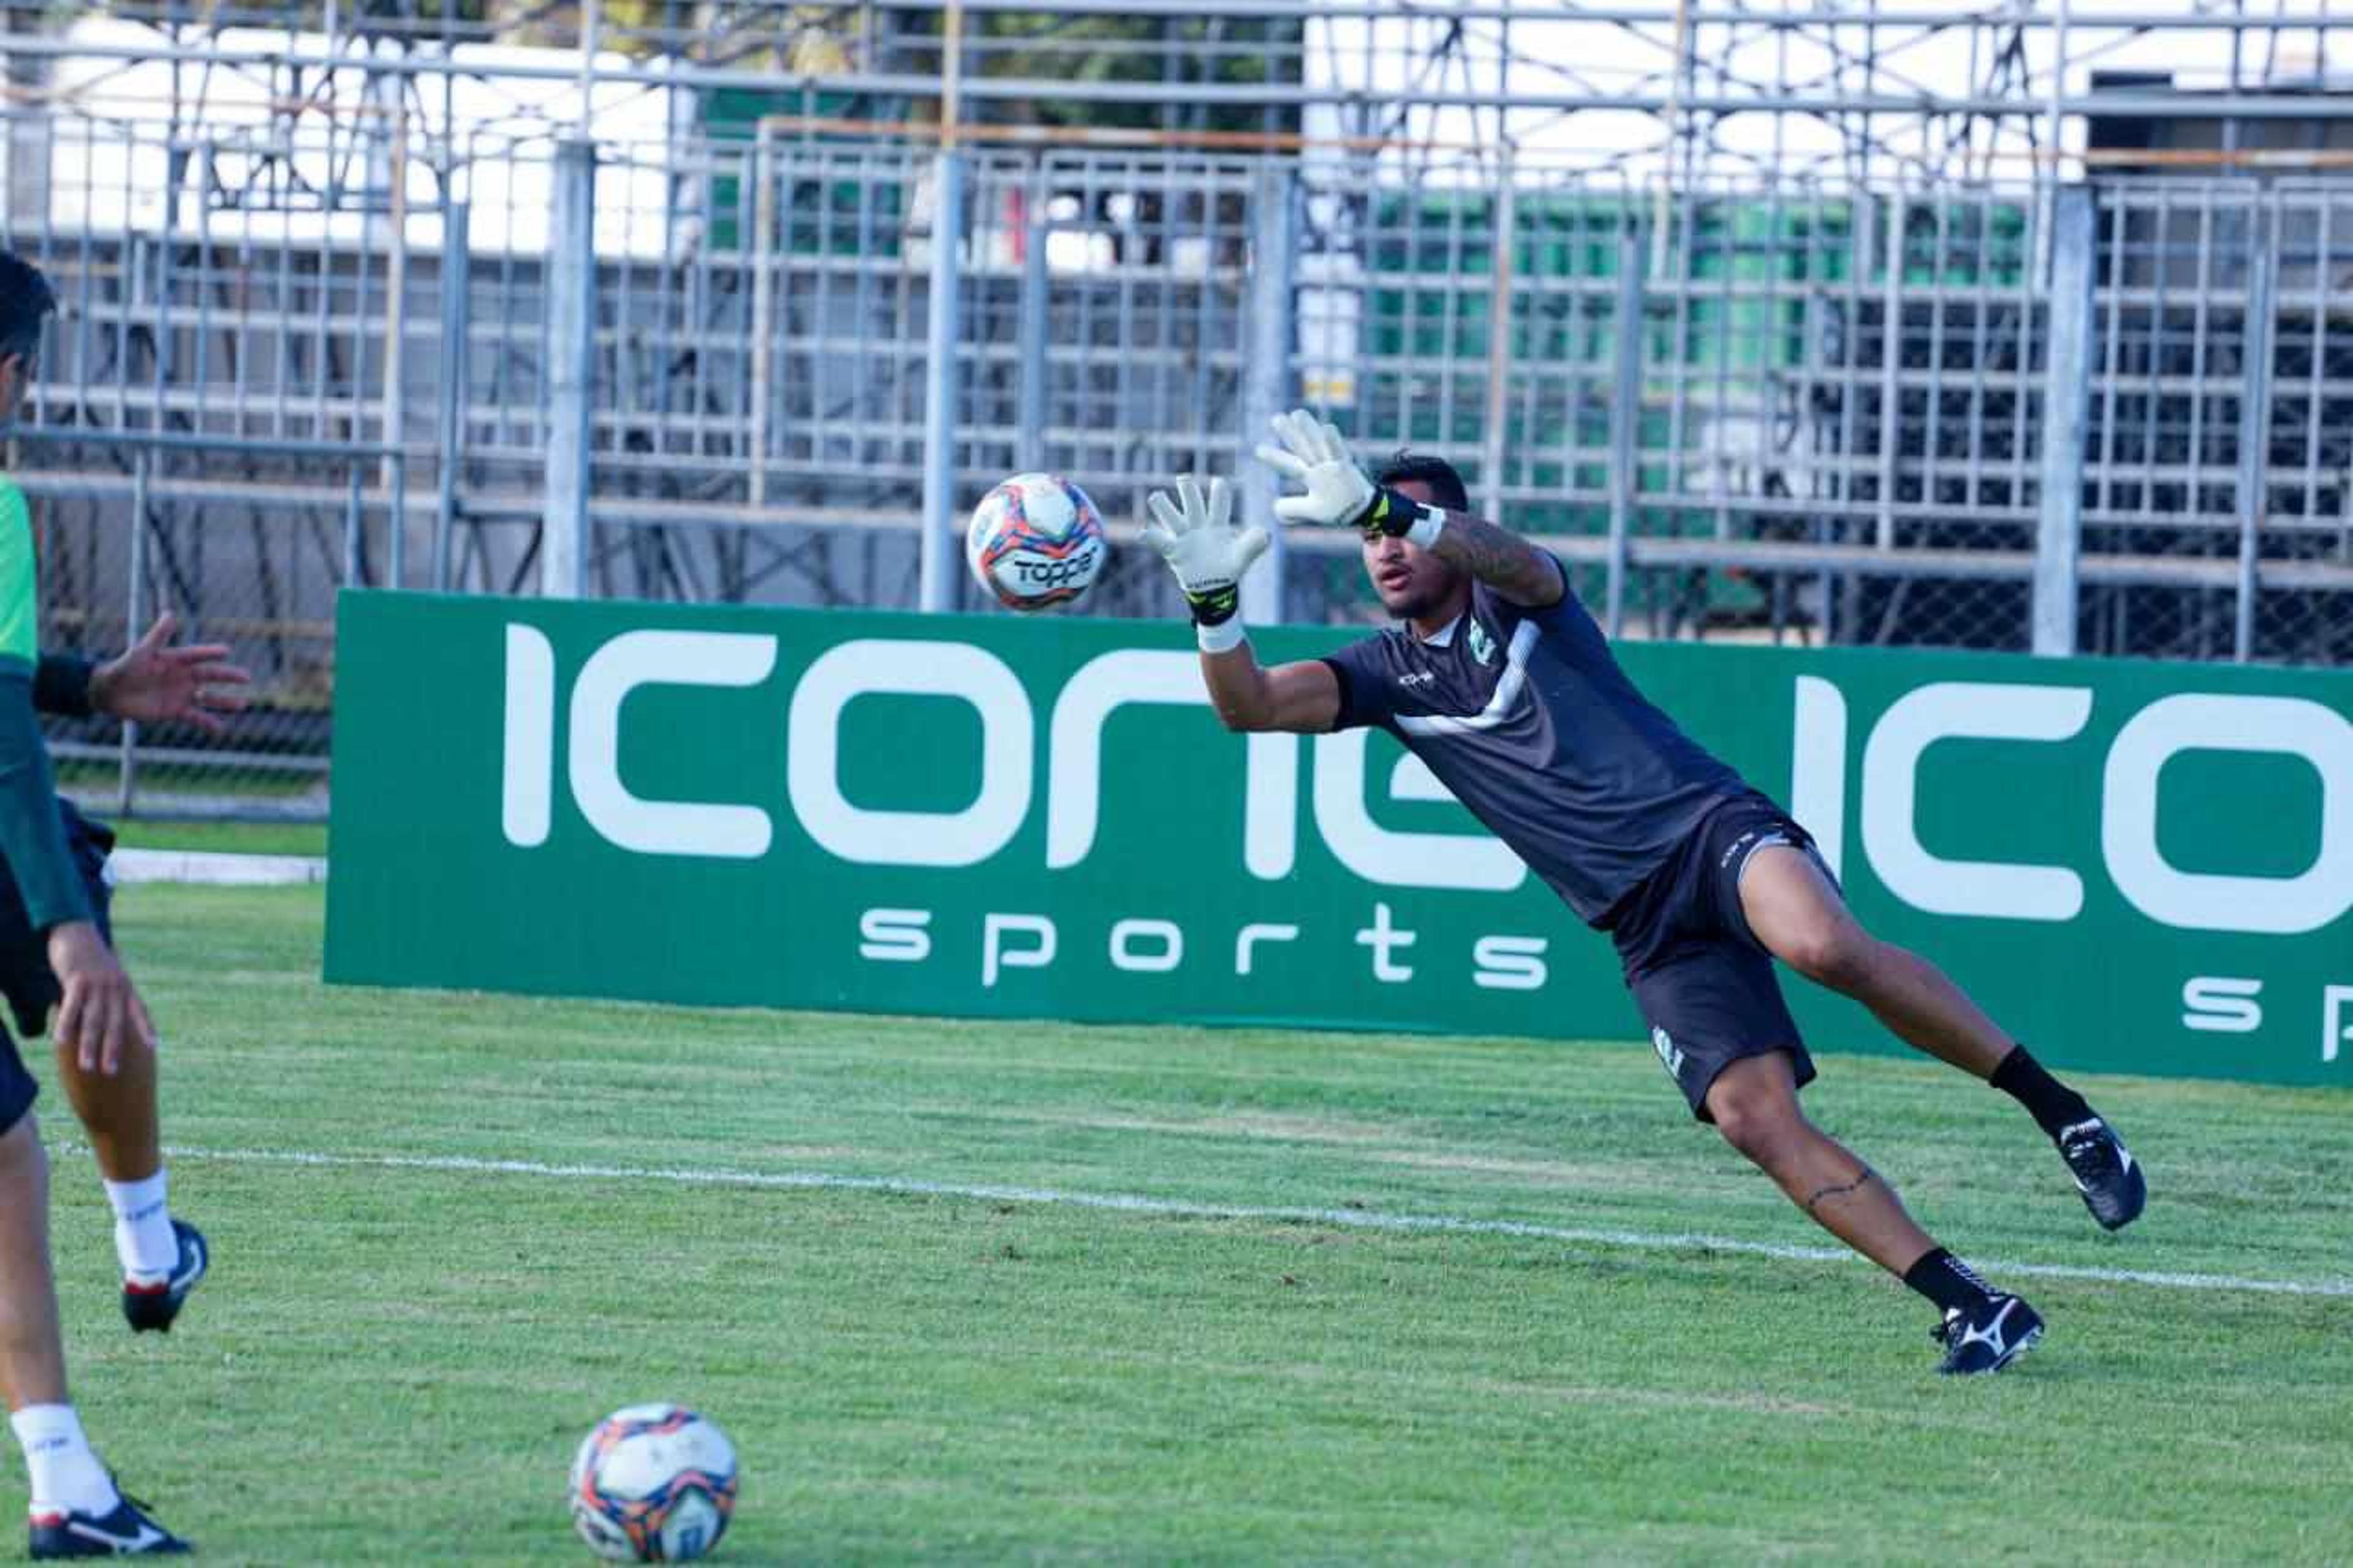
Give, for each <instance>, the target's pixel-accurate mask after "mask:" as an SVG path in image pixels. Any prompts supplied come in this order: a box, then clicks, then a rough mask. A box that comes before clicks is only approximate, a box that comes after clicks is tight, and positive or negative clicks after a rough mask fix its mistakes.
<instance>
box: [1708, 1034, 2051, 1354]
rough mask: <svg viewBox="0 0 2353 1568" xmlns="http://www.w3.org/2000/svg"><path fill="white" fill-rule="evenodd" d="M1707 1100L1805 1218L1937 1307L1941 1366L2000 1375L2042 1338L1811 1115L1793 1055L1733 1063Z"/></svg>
mask: <svg viewBox="0 0 2353 1568" xmlns="http://www.w3.org/2000/svg"><path fill="white" fill-rule="evenodd" d="M1704 1103H1705V1107H1706V1111H1707V1115H1708V1117H1709V1118H1710V1119H1711V1120H1713V1121H1715V1125H1716V1130H1717V1131H1720V1132H1721V1133H1723V1134H1724V1138H1725V1142H1728V1143H1730V1144H1731V1145H1732V1146H1733V1147H1734V1148H1735V1149H1737V1150H1739V1151H1740V1152H1741V1153H1742V1154H1743V1155H1745V1156H1746V1158H1747V1159H1748V1160H1749V1161H1750V1163H1753V1164H1755V1165H1756V1166H1757V1168H1758V1169H1759V1170H1762V1171H1763V1172H1764V1173H1766V1174H1767V1175H1768V1176H1770V1177H1772V1178H1773V1181H1774V1183H1775V1184H1777V1185H1778V1186H1779V1187H1780V1189H1781V1190H1782V1191H1783V1192H1785V1193H1787V1194H1788V1195H1789V1200H1790V1201H1791V1202H1792V1203H1794V1204H1796V1205H1798V1206H1799V1208H1801V1209H1803V1210H1804V1211H1805V1212H1806V1215H1807V1216H1808V1217H1809V1218H1810V1219H1811V1220H1813V1222H1814V1223H1815V1224H1817V1225H1819V1226H1821V1227H1822V1228H1823V1229H1824V1230H1827V1231H1829V1232H1830V1233H1831V1235H1833V1236H1835V1237H1838V1238H1839V1239H1840V1240H1841V1241H1843V1242H1845V1243H1846V1244H1847V1245H1848V1246H1849V1247H1853V1248H1854V1249H1855V1250H1856V1251H1857V1252H1860V1253H1861V1254H1862V1255H1863V1256H1864V1257H1865V1258H1870V1259H1871V1260H1872V1261H1873V1263H1876V1264H1878V1265H1879V1266H1880V1267H1881V1268H1884V1269H1886V1270H1887V1271H1888V1272H1889V1273H1890V1274H1893V1275H1894V1276H1895V1277H1896V1278H1897V1279H1901V1280H1903V1281H1904V1283H1905V1285H1907V1286H1909V1287H1911V1288H1912V1289H1914V1290H1915V1291H1917V1292H1918V1293H1919V1294H1921V1295H1922V1296H1925V1297H1926V1298H1927V1299H1928V1300H1929V1301H1931V1302H1933V1303H1934V1304H1935V1305H1936V1309H1937V1310H1938V1311H1939V1312H1940V1313H1941V1314H1942V1315H1943V1322H1942V1327H1941V1330H1940V1335H1939V1337H1940V1338H1941V1339H1942V1340H1943V1341H1944V1342H1945V1345H1946V1355H1945V1362H1944V1364H1943V1366H1942V1368H1941V1369H1940V1370H1942V1371H1945V1372H1948V1373H1980V1372H1998V1371H2000V1369H2001V1368H2002V1367H2004V1366H2007V1365H2008V1364H2009V1363H2010V1362H2011V1361H2013V1360H2015V1359H2016V1358H2017V1357H2018V1356H2019V1355H2020V1354H2021V1353H2023V1352H2025V1351H2026V1350H2027V1349H2028V1347H2030V1346H2031V1345H2032V1344H2033V1343H2034V1342H2035V1341H2036V1340H2037V1339H2039V1338H2041V1337H2042V1318H2041V1317H2039V1316H2038V1315H2036V1313H2035V1311H2034V1309H2033V1308H2031V1307H2030V1306H2028V1305H2027V1304H2026V1303H2025V1302H2024V1301H2022V1300H2020V1299H2019V1298H2018V1297H2016V1296H2013V1295H2010V1294H2009V1293H2007V1292H2004V1291H1999V1290H1996V1289H1993V1288H1992V1287H1991V1286H1989V1285H1988V1284H1987V1283H1986V1282H1985V1281H1984V1280H1983V1279H1980V1278H1978V1274H1977V1272H1976V1270H1974V1269H1972V1268H1969V1267H1968V1265H1967V1264H1965V1263H1963V1262H1961V1261H1960V1260H1959V1259H1958V1258H1955V1257H1954V1256H1953V1255H1952V1254H1951V1253H1949V1252H1947V1251H1946V1250H1945V1249H1944V1248H1943V1247H1938V1246H1937V1245H1936V1242H1935V1241H1934V1240H1933V1239H1931V1238H1930V1237H1929V1236H1928V1234H1927V1232H1926V1231H1924V1230H1922V1229H1921V1228H1920V1227H1919V1226H1917V1225H1916V1224H1915V1223H1914V1222H1913V1219H1912V1216H1911V1215H1909V1214H1908V1213H1906V1212H1905V1208H1904V1201H1903V1200H1902V1199H1901V1198H1899V1197H1897V1196H1896V1195H1895V1190H1894V1188H1893V1187H1890V1186H1889V1185H1888V1184H1886V1182H1885V1181H1883V1179H1881V1177H1880V1175H1879V1173H1877V1172H1876V1171H1873V1169H1872V1168H1871V1167H1870V1166H1869V1165H1867V1164H1865V1163H1863V1162H1862V1160H1861V1159H1859V1158H1857V1157H1856V1156H1855V1155H1854V1154H1853V1153H1852V1152H1850V1151H1849V1150H1847V1149H1846V1148H1844V1147H1843V1146H1842V1145H1841V1144H1840V1143H1839V1142H1837V1141H1836V1140H1835V1139H1832V1138H1831V1137H1830V1136H1829V1135H1828V1134H1826V1133H1824V1132H1823V1131H1821V1130H1820V1128H1818V1127H1816V1126H1815V1125H1814V1124H1813V1123H1812V1122H1811V1121H1808V1120H1807V1119H1806V1113H1805V1111H1804V1110H1801V1109H1800V1108H1799V1104H1798V1078H1797V1073H1796V1070H1795V1068H1794V1066H1793V1058H1792V1055H1791V1054H1790V1053H1788V1052H1785V1051H1772V1052H1768V1053H1767V1054H1764V1055H1761V1056H1744V1057H1741V1058H1736V1059H1735V1060H1733V1061H1731V1062H1729V1063H1727V1064H1726V1065H1725V1067H1724V1068H1722V1069H1721V1070H1720V1071H1718V1072H1717V1073H1716V1075H1715V1080H1714V1081H1713V1082H1712V1083H1710V1084H1709V1085H1708V1088H1707V1092H1706V1097H1705V1101H1704Z"/></svg>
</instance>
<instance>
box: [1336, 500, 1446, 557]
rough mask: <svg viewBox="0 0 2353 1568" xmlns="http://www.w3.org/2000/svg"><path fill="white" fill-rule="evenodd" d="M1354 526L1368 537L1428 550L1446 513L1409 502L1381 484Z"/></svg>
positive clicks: (1434, 540)
mask: <svg viewBox="0 0 2353 1568" xmlns="http://www.w3.org/2000/svg"><path fill="white" fill-rule="evenodd" d="M1356 526H1357V527H1358V528H1360V529H1362V530H1364V531H1365V533H1366V535H1367V536H1369V537H1382V536H1386V537H1388V538H1390V539H1403V540H1405V541H1406V542H1408V543H1409V544H1418V545H1419V546H1420V547H1421V548H1422V549H1424V550H1427V549H1429V548H1430V546H1431V545H1433V544H1435V543H1437V542H1438V536H1439V534H1440V533H1441V532H1443V531H1445V528H1446V512H1445V510H1444V509H1443V508H1440V507H1434V506H1424V505H1422V504H1421V502H1419V501H1417V500H1408V499H1407V498H1406V497H1404V496H1402V495H1399V494H1398V492H1397V491H1395V490H1393V489H1389V488H1388V486H1387V485H1382V486H1380V487H1378V488H1377V489H1375V490H1374V491H1373V499H1372V500H1371V501H1370V502H1369V503H1367V504H1366V507H1365V510H1363V511H1362V512H1361V513H1359V514H1358V515H1357V518H1356Z"/></svg>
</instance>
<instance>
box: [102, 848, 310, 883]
mask: <svg viewBox="0 0 2353 1568" xmlns="http://www.w3.org/2000/svg"><path fill="white" fill-rule="evenodd" d="M106 864H107V868H108V870H109V871H110V872H111V873H112V875H113V878H114V879H115V880H116V881H117V882H120V883H125V884H128V883H133V882H196V883H203V884H206V885H208V886H212V887H219V888H279V887H292V886H299V885H301V884H302V883H306V882H323V881H325V880H326V879H327V863H326V861H325V860H323V859H322V858H318V857H317V856H313V855H244V854H231V853H228V852H227V851H224V850H211V849H117V850H116V851H115V852H114V853H113V854H111V855H110V856H108V857H107V858H106Z"/></svg>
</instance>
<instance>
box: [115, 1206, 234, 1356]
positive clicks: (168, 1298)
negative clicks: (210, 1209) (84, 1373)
mask: <svg viewBox="0 0 2353 1568" xmlns="http://www.w3.org/2000/svg"><path fill="white" fill-rule="evenodd" d="M172 1234H173V1235H174V1237H178V1238H179V1242H180V1257H179V1261H178V1262H176V1263H174V1264H173V1265H172V1272H171V1273H169V1274H167V1275H165V1276H164V1278H163V1279H125V1280H124V1281H123V1282H122V1315H123V1317H124V1318H125V1319H127V1320H128V1321H130V1324H131V1331H132V1332H133V1333H139V1334H143V1333H146V1332H147V1331H150V1330H153V1331H155V1332H156V1333H159V1334H168V1333H170V1332H171V1331H172V1320H173V1319H174V1318H176V1317H178V1316H179V1315H180V1307H181V1304H182V1303H183V1302H185V1301H186V1300H187V1299H188V1292H189V1291H191V1290H193V1289H195V1288H196V1286H197V1285H198V1284H200V1283H201V1282H202V1281H203V1279H204V1277H205V1269H206V1267H207V1266H208V1265H209V1264H210V1263H211V1261H212V1249H211V1248H209V1247H206V1245H205V1233H204V1232H203V1231H200V1230H198V1229H197V1228H196V1227H195V1226H192V1225H190V1224H189V1223H188V1222H187V1221H186V1220H184V1219H174V1221H173V1222H172Z"/></svg>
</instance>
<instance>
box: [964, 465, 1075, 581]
mask: <svg viewBox="0 0 2353 1568" xmlns="http://www.w3.org/2000/svg"><path fill="white" fill-rule="evenodd" d="M1110 553H1111V542H1110V541H1109V540H1108V539H1107V538H1105V537H1104V535H1103V514H1102V513H1100V512H1098V511H1096V510H1095V503H1094V502H1092V501H1091V500H1088V499H1087V492H1086V491H1084V490H1082V489H1079V487H1078V486H1076V485H1074V484H1072V483H1071V481H1070V480H1068V479H1057V478H1056V477H1055V476H1053V475H1051V474H1016V475H1014V476H1013V477H1012V478H1011V479H1008V480H1006V481H1005V482H1004V483H1003V484H1001V485H999V486H997V488H996V489H993V490H991V491H989V492H988V493H987V495H985V496H983V497H982V498H981V500H980V505H979V506H977V507H976V508H975V509H974V510H973V514H972V526H971V528H969V529H968V530H966V531H965V537H964V557H965V560H966V561H967V562H969V563H971V565H972V574H973V575H974V576H976V577H977V578H979V579H980V584H981V586H982V587H984V588H987V590H988V591H989V592H990V593H992V594H994V595H997V602H998V603H999V604H1001V605H1005V606H1006V608H1008V609H1012V610H1043V609H1048V608H1050V607H1052V606H1055V605H1067V604H1070V603H1071V601H1073V600H1075V599H1076V598H1078V596H1079V595H1082V594H1083V593H1085V592H1086V591H1087V590H1088V589H1089V588H1091V587H1092V586H1093V585H1094V580H1095V578H1096V576H1097V575H1098V574H1101V573H1102V571H1103V561H1104V559H1105V557H1107V556H1108V555H1109V554H1110Z"/></svg>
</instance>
